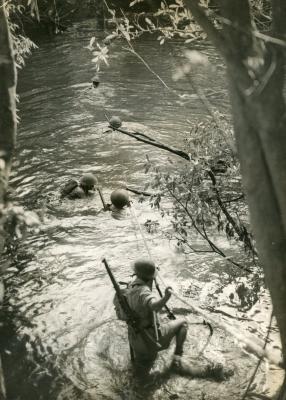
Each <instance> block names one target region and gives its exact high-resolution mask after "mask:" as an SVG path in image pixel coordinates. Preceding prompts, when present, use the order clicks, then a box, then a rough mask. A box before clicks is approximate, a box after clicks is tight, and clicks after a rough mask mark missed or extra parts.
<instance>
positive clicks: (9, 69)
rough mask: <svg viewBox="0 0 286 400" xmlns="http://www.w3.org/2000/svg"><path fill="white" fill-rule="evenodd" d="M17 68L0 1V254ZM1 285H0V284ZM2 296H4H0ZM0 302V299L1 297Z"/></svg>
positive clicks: (1, 391) (1, 395) (0, 380)
mask: <svg viewBox="0 0 286 400" xmlns="http://www.w3.org/2000/svg"><path fill="white" fill-rule="evenodd" d="M15 100H16V69H15V63H14V58H13V51H12V44H11V39H10V34H9V29H8V23H7V18H6V15H5V10H4V1H3V0H1V2H0V255H1V253H2V251H3V248H4V243H5V235H4V231H3V223H4V218H5V215H4V214H5V207H6V203H7V199H6V191H7V185H8V178H9V172H10V166H11V159H12V152H13V149H14V144H15V138H16V104H15ZM1 288H2V284H1ZM1 297H2V298H3V296H1ZM0 301H1V300H0ZM1 365H2V364H1V360H0V400H2V399H5V386H4V377H3V371H2V367H1Z"/></svg>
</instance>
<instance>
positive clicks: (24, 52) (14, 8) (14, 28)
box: [5, 0, 37, 68]
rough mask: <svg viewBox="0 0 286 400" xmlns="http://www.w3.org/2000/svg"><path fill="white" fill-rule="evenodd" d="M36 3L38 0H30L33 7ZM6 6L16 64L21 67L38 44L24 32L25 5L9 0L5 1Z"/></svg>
mask: <svg viewBox="0 0 286 400" xmlns="http://www.w3.org/2000/svg"><path fill="white" fill-rule="evenodd" d="M34 3H36V0H29V5H31V7H33V5H34ZM5 7H6V11H7V15H8V23H9V28H10V32H11V36H12V42H13V48H14V54H15V60H16V65H17V67H18V68H20V67H22V66H23V65H24V64H25V58H26V57H27V56H28V55H30V54H31V51H32V49H34V48H36V47H37V46H36V45H35V43H34V42H33V41H32V40H30V39H29V38H28V37H27V36H26V35H25V33H24V29H23V25H22V20H21V16H22V15H23V13H24V12H25V6H24V5H23V4H18V2H15V1H13V0H8V1H7V2H6V3H5Z"/></svg>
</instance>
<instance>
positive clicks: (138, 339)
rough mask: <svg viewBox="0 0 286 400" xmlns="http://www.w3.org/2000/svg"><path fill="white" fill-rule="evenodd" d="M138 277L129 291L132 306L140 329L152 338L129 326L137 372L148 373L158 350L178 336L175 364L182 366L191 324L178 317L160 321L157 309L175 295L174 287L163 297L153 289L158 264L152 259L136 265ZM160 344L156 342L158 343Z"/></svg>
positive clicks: (159, 309)
mask: <svg viewBox="0 0 286 400" xmlns="http://www.w3.org/2000/svg"><path fill="white" fill-rule="evenodd" d="M134 272H135V275H136V279H135V280H134V281H133V282H132V283H131V284H130V285H129V286H128V291H127V294H126V297H127V300H128V303H129V306H130V308H131V309H132V311H133V312H134V313H136V315H137V316H138V317H139V324H140V328H141V329H144V330H145V331H147V332H148V334H149V335H150V336H151V337H152V338H153V344H152V341H151V342H150V341H146V338H143V337H142V335H141V333H140V332H135V331H134V329H132V328H131V327H130V326H129V327H128V338H129V343H130V348H131V351H132V353H133V357H134V364H135V368H136V370H137V372H141V373H144V374H145V373H148V372H149V371H150V369H151V368H152V365H153V363H154V361H155V359H156V357H157V354H158V352H159V351H161V350H164V349H167V348H168V347H169V346H170V343H171V341H172V339H173V338H175V339H176V347H175V353H174V356H173V362H172V365H173V367H174V368H176V369H181V368H182V362H181V360H182V355H183V350H184V343H185V340H186V336H187V330H188V325H187V322H186V321H185V320H183V319H176V320H174V321H171V322H169V323H166V324H162V325H161V324H160V323H159V320H158V315H157V312H158V311H161V310H162V308H163V307H164V306H165V305H166V303H167V302H168V300H169V299H170V297H171V295H172V289H171V288H170V287H167V288H166V290H165V294H164V296H163V297H162V298H157V296H156V295H155V294H154V293H153V292H152V284H153V280H154V277H155V272H156V267H155V265H154V263H153V262H152V261H149V260H138V261H136V262H135V264H134ZM156 343H157V345H156Z"/></svg>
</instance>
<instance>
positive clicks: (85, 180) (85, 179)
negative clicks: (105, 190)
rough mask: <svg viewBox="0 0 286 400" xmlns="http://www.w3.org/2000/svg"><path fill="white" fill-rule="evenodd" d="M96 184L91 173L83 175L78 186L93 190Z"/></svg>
mask: <svg viewBox="0 0 286 400" xmlns="http://www.w3.org/2000/svg"><path fill="white" fill-rule="evenodd" d="M96 183H97V179H96V177H95V176H94V175H93V174H92V173H90V172H89V173H87V174H84V175H83V176H82V177H81V179H80V185H81V186H85V187H88V188H93V187H94V185H95V184H96Z"/></svg>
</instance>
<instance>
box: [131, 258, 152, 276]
mask: <svg viewBox="0 0 286 400" xmlns="http://www.w3.org/2000/svg"><path fill="white" fill-rule="evenodd" d="M134 272H135V274H136V275H137V276H138V278H141V279H145V280H149V279H153V278H154V277H155V273H156V267H155V264H154V263H153V261H151V260H148V259H140V260H137V261H135V263H134Z"/></svg>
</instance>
